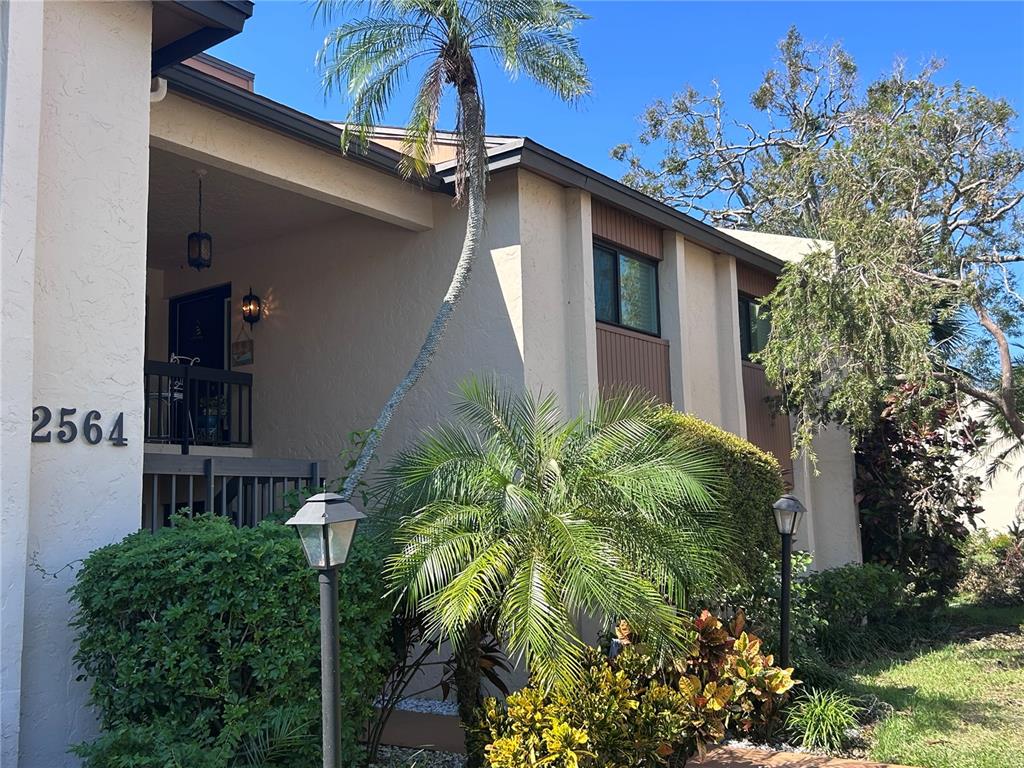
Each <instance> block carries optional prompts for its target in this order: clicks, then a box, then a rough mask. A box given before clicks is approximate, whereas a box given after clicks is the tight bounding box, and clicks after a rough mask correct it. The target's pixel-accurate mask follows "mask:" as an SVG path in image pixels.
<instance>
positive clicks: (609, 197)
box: [436, 138, 785, 274]
mask: <svg viewBox="0 0 1024 768" xmlns="http://www.w3.org/2000/svg"><path fill="white" fill-rule="evenodd" d="M488 159H489V166H488V167H489V168H490V170H491V173H497V172H499V171H502V170H505V169H508V168H524V169H526V170H528V171H532V172H533V173H536V174H537V175H539V176H543V177H545V178H548V179H551V180H552V181H555V182H557V183H559V184H561V185H563V186H565V187H576V188H578V189H584V190H587V191H588V192H590V193H591V194H592V195H594V196H595V197H598V198H600V199H602V200H605V201H607V202H608V203H610V204H612V205H615V206H618V207H619V208H623V209H625V210H627V211H630V212H631V213H634V214H636V215H637V216H640V217H642V218H644V219H647V220H648V221H650V222H652V223H654V224H656V225H657V226H660V227H662V228H663V229H670V230H675V231H676V232H679V233H681V234H682V235H683V236H684V237H686V238H687V239H688V240H692V241H693V242H695V243H697V244H698V245H701V246H703V247H705V248H708V249H709V250H712V251H715V252H717V253H725V254H729V255H730V256H733V257H735V258H736V259H738V260H739V261H742V262H744V263H746V264H749V265H751V266H753V267H757V268H758V269H763V270H765V271H767V272H771V273H772V274H779V273H781V272H782V268H783V266H784V265H785V262H784V261H783V260H782V259H779V258H777V257H775V256H773V255H771V254H770V253H767V252H766V251H763V250H761V249H759V248H756V247H754V246H752V245H749V244H747V243H744V242H742V241H740V240H737V239H736V238H734V237H730V236H729V235H727V234H725V233H723V232H721V231H719V230H717V229H715V228H714V227H712V226H711V225H709V224H705V223H704V222H702V221H698V220H697V219H695V218H693V217H692V216H687V215H686V214H685V213H683V212H682V211H678V210H676V209H675V208H672V207H671V206H668V205H665V204H664V203H661V202H659V201H657V200H655V199H654V198H652V197H648V196H647V195H645V194H643V193H642V192H638V191H637V190H635V189H632V188H630V187H627V186H626V185H625V184H623V183H622V182H619V181H616V180H615V179H613V178H611V177H609V176H605V175H604V174H602V173H598V172H597V171H595V170H593V169H592V168H587V167H586V166H585V165H582V164H581V163H578V162H576V161H575V160H572V159H570V158H568V157H566V156H565V155H560V154H559V153H557V152H555V151H554V150H551V149H548V148H547V147H545V146H543V145H541V144H538V143H537V142H535V141H533V140H531V139H527V138H521V139H516V140H514V141H510V142H508V143H507V144H504V145H502V146H500V147H497V148H495V149H493V150H491V151H490V152H488ZM436 171H437V173H438V175H440V176H441V177H442V178H443V179H444V180H445V182H447V183H449V184H451V183H452V182H453V181H454V178H455V164H454V163H443V164H441V165H439V166H437V168H436Z"/></svg>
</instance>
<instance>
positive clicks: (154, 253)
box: [148, 149, 365, 267]
mask: <svg viewBox="0 0 1024 768" xmlns="http://www.w3.org/2000/svg"><path fill="white" fill-rule="evenodd" d="M200 165H201V164H200V163H197V162H195V161H192V160H189V159H188V158H185V157H182V156H180V155H175V154H173V153H171V152H166V151H164V150H160V149H152V150H151V151H150V159H149V233H148V254H149V263H150V264H151V265H154V266H165V267H166V266H174V265H180V264H182V263H183V262H184V259H185V239H186V237H187V236H188V233H189V232H193V231H195V228H196V225H197V222H196V203H197V200H196V195H197V186H196V177H195V173H194V172H195V170H196V168H198V167H200ZM202 167H203V168H205V169H206V171H207V175H206V177H205V179H204V180H203V229H205V230H206V231H207V232H209V233H210V234H211V235H213V242H214V248H215V250H216V251H217V252H221V253H224V252H226V251H232V250H235V249H241V248H246V247H249V246H255V245H257V244H259V243H262V242H266V241H267V240H271V239H274V238H276V237H281V236H283V235H285V234H287V233H288V232H290V231H294V230H297V229H305V228H309V227H316V226H320V225H323V224H327V223H330V222H337V221H341V220H348V219H351V220H358V219H364V218H365V217H363V216H362V215H360V214H358V213H354V212H352V211H347V210H345V209H344V208H339V207H338V206H336V205H331V204H329V203H325V202H322V201H320V200H316V199H314V198H311V197H306V196H305V195H300V194H298V193H295V192H290V191H288V190H286V189H281V188H279V187H274V186H271V185H269V184H264V183H262V182H259V181H256V180H254V179H250V178H247V177H245V176H238V175H236V174H233V173H230V172H229V171H225V170H222V169H220V168H215V167H211V166H207V165H203V166H202Z"/></svg>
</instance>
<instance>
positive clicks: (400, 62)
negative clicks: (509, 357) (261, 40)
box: [317, 0, 590, 499]
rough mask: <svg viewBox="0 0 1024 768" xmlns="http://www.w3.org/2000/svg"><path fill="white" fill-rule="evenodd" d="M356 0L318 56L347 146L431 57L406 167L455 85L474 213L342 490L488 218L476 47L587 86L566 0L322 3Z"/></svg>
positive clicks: (425, 160) (567, 85) (351, 483)
mask: <svg viewBox="0 0 1024 768" xmlns="http://www.w3.org/2000/svg"><path fill="white" fill-rule="evenodd" d="M350 6H355V7H358V8H360V9H361V10H365V11H367V14H368V15H367V16H365V17H362V18H357V19H354V20H350V21H346V22H344V23H342V24H340V25H339V26H338V27H336V28H335V29H334V30H333V31H332V32H331V33H330V34H329V35H328V36H327V39H326V40H325V41H324V46H323V48H322V50H321V52H320V55H319V57H318V62H319V64H320V65H321V67H322V70H323V82H324V87H325V89H326V90H327V91H328V92H334V91H345V92H346V93H347V94H348V95H349V97H350V98H351V102H352V105H351V109H350V111H349V114H348V117H347V118H346V122H345V129H344V131H343V133H342V137H341V146H342V148H343V149H344V150H346V151H347V149H348V147H349V145H350V143H351V142H352V141H353V140H354V139H358V140H359V141H360V142H362V143H363V144H365V143H366V142H367V141H368V140H369V137H370V135H371V133H372V129H373V126H374V125H376V124H378V123H379V121H380V120H381V118H382V117H383V116H384V114H385V111H386V109H387V107H388V105H389V102H390V101H391V99H392V97H393V96H394V94H395V91H396V89H398V87H399V86H400V85H401V84H402V82H403V81H404V80H405V78H406V77H407V76H408V74H409V71H410V69H412V67H413V66H414V65H416V64H417V63H418V62H420V61H421V60H425V61H426V62H427V63H426V68H425V70H424V73H423V75H422V78H421V80H420V82H419V87H418V89H417V91H416V97H415V100H414V102H413V106H412V111H411V113H410V116H409V122H408V125H407V129H406V136H405V140H404V146H403V150H404V154H405V157H404V158H403V161H402V165H401V170H402V172H403V173H404V174H405V175H406V176H411V175H414V174H415V175H419V176H425V175H427V174H428V173H429V171H430V158H431V156H432V150H433V147H434V139H435V130H436V126H437V120H438V113H439V111H440V106H441V102H442V100H443V98H444V95H445V92H446V91H447V90H448V89H449V88H451V89H454V91H455V96H456V103H455V104H456V106H455V114H456V134H457V135H458V139H459V143H458V147H457V168H456V184H455V188H456V202H464V203H465V204H466V208H467V217H466V235H465V239H464V241H463V245H462V253H461V254H460V256H459V260H458V262H457V263H456V265H455V271H454V273H453V274H452V280H451V283H450V285H449V286H448V291H447V292H446V293H445V295H444V298H443V300H442V301H441V306H440V308H439V309H438V312H437V315H436V316H435V317H434V321H433V322H432V323H431V325H430V329H429V330H428V332H427V335H426V339H425V340H424V342H423V345H422V347H421V348H420V351H419V353H418V354H417V355H416V358H415V360H414V361H413V363H412V365H411V367H410V368H409V371H408V373H407V374H406V375H405V378H403V379H402V381H401V382H400V383H399V384H398V386H397V387H396V388H395V390H394V392H392V393H391V396H390V397H389V398H388V400H387V402H386V403H385V404H384V407H383V408H382V409H381V412H380V415H379V416H378V417H377V421H376V422H375V424H374V425H373V428H372V429H371V430H370V432H369V433H368V435H367V439H366V441H365V442H364V443H363V446H362V450H361V451H360V454H359V458H358V459H357V460H356V464H355V467H354V468H353V470H352V471H351V472H350V473H349V475H348V476H347V477H346V479H345V483H344V485H343V487H342V490H341V495H342V496H343V497H344V498H345V499H348V498H350V497H351V496H352V495H353V493H354V492H355V490H356V488H357V487H358V486H359V483H360V481H361V480H362V478H363V475H364V474H365V473H366V470H367V467H369V465H370V462H371V460H372V459H373V456H374V454H375V452H376V450H377V445H378V443H379V442H380V439H381V436H382V435H383V433H384V431H385V430H386V429H387V428H388V425H389V424H390V423H391V418H392V416H393V415H394V413H395V411H396V410H397V408H398V407H399V406H400V405H401V403H402V400H403V399H404V398H405V396H406V395H407V394H408V392H409V390H410V389H412V387H413V386H415V384H416V382H417V381H419V379H420V377H421V376H422V375H423V373H424V371H425V370H426V369H427V367H428V366H429V365H430V362H431V360H432V359H433V357H434V353H435V352H436V351H437V347H438V345H439V344H440V342H441V339H442V338H443V337H444V334H445V331H446V330H447V328H448V323H449V322H450V321H451V317H452V314H453V313H454V311H455V307H456V305H457V304H458V303H459V300H460V299H461V298H462V294H463V293H464V291H465V289H466V285H467V284H468V282H469V277H470V271H471V270H472V268H473V263H474V262H475V260H476V253H477V248H478V245H479V241H480V233H481V230H482V227H483V224H484V205H485V192H486V184H487V150H486V147H485V144H484V138H485V135H486V128H485V119H484V102H483V95H482V93H481V90H480V81H479V73H478V69H477V65H476V61H475V52H477V51H488V52H489V53H490V54H491V55H492V56H493V57H494V58H495V60H496V61H497V62H498V64H499V65H500V66H501V67H502V68H504V70H505V71H506V72H507V73H508V74H509V75H510V76H511V77H513V78H515V77H518V76H519V75H520V74H521V73H525V74H526V75H527V76H528V77H530V78H531V79H533V80H534V81H536V82H537V83H539V84H540V85H543V86H545V87H547V88H550V89H551V90H552V91H553V92H554V93H555V94H556V95H558V96H559V97H560V98H562V99H564V100H566V101H568V102H573V101H575V100H576V99H578V98H579V97H581V96H583V95H584V94H586V93H587V92H588V91H589V89H590V82H589V80H588V77H587V69H586V65H585V64H584V62H583V59H582V58H581V56H580V54H579V46H578V44H577V41H576V38H575V37H574V36H573V26H574V24H575V23H576V22H577V21H580V20H582V19H584V18H586V17H585V16H584V14H582V13H580V12H579V11H578V10H577V9H575V8H574V7H573V6H571V5H569V4H567V3H564V2H561V0H371V1H370V2H358V1H357V0H318V3H317V13H318V14H320V15H321V16H322V17H323V18H324V19H325V20H328V21H330V20H331V19H332V18H333V17H334V15H335V14H336V13H337V12H339V11H341V10H343V9H345V8H348V7H350Z"/></svg>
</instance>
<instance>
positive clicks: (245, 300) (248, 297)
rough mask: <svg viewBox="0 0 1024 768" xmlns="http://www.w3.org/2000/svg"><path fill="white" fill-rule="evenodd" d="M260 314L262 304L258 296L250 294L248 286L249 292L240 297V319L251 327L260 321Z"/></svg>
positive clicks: (250, 290) (250, 289)
mask: <svg viewBox="0 0 1024 768" xmlns="http://www.w3.org/2000/svg"><path fill="white" fill-rule="evenodd" d="M262 314H263V302H262V301H260V297H259V296H257V295H256V294H255V293H253V292H252V286H251V285H250V286H249V292H248V293H247V294H245V296H243V297H242V319H243V320H245V322H247V323H248V324H249V325H250V326H252V325H255V324H256V323H258V322H259V321H260V316H261V315H262Z"/></svg>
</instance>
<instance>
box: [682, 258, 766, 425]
mask: <svg viewBox="0 0 1024 768" xmlns="http://www.w3.org/2000/svg"><path fill="white" fill-rule="evenodd" d="M679 255H682V256H683V260H684V267H683V270H682V274H678V269H679V268H678V267H675V268H674V269H673V270H671V271H670V273H669V275H668V277H671V281H670V282H669V284H673V285H675V286H676V287H677V289H678V290H680V291H681V294H682V296H683V299H682V308H681V312H682V322H683V324H684V327H683V329H682V331H681V333H680V335H681V337H682V342H683V343H682V344H681V345H679V346H681V347H682V349H681V350H680V351H681V353H682V361H681V363H680V364H678V365H677V366H676V368H678V369H679V370H680V373H682V374H683V375H684V381H683V386H682V392H681V394H682V398H683V408H684V410H686V411H687V412H688V413H692V414H693V415H695V416H698V417H699V418H702V419H704V420H706V421H710V422H711V423H712V424H715V425H717V426H719V427H722V428H723V429H727V430H729V431H730V432H732V433H734V434H737V435H739V436H740V437H746V433H747V427H746V411H745V409H744V407H743V379H742V372H741V370H740V351H739V316H738V313H737V309H736V296H737V293H736V290H737V289H736V264H735V261H734V260H733V259H732V258H730V257H727V256H723V255H721V254H715V253H712V252H711V251H709V250H707V249H706V248H702V247H701V246H699V245H697V244H695V243H692V242H689V241H686V242H685V243H683V244H682V245H679V244H676V245H675V247H674V248H673V249H672V252H671V253H667V254H666V257H667V258H671V257H672V256H675V257H676V258H678V256H679ZM663 269H664V267H663ZM663 282H665V281H664V280H663ZM668 308H669V309H671V308H672V307H671V305H668ZM664 312H665V310H664V309H663V313H664ZM680 351H673V353H672V354H673V356H674V355H677V354H680Z"/></svg>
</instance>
